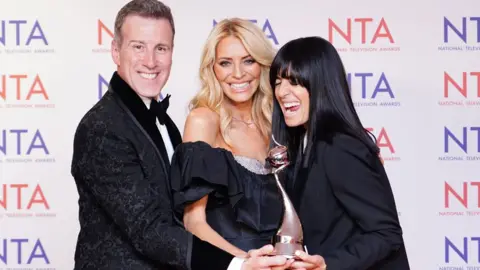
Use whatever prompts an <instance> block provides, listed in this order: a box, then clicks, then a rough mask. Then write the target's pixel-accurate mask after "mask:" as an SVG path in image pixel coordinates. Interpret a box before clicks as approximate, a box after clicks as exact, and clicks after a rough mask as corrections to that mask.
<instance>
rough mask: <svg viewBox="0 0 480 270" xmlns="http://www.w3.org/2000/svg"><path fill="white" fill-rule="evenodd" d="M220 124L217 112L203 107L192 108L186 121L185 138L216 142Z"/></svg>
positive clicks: (211, 143)
mask: <svg viewBox="0 0 480 270" xmlns="http://www.w3.org/2000/svg"><path fill="white" fill-rule="evenodd" d="M219 126H220V119H219V116H218V114H217V113H216V112H214V111H212V110H210V109H209V108H205V107H201V108H196V109H194V110H192V111H191V112H190V113H189V114H188V116H187V120H186V122H185V130H184V132H183V140H184V141H185V142H187V141H192V142H194V141H204V142H206V143H208V144H210V145H213V144H214V143H215V139H216V137H217V135H218V131H219Z"/></svg>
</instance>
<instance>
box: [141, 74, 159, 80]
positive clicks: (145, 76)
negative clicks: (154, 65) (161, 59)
mask: <svg viewBox="0 0 480 270" xmlns="http://www.w3.org/2000/svg"><path fill="white" fill-rule="evenodd" d="M157 75H158V73H140V76H142V78H144V79H150V80H151V79H155V78H156V77H157Z"/></svg>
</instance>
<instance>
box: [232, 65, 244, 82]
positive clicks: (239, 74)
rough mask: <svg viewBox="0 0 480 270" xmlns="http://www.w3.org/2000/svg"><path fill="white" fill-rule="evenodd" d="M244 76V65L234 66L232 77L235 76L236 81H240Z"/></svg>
mask: <svg viewBox="0 0 480 270" xmlns="http://www.w3.org/2000/svg"><path fill="white" fill-rule="evenodd" d="M243 75H244V72H243V67H242V65H234V67H233V73H232V76H233V77H234V78H235V79H240V78H242V77H243Z"/></svg>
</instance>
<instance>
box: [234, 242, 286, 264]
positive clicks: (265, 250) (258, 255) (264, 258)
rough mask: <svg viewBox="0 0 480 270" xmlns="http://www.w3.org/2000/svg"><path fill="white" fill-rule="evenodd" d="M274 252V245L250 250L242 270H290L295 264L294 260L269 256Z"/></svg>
mask: <svg viewBox="0 0 480 270" xmlns="http://www.w3.org/2000/svg"><path fill="white" fill-rule="evenodd" d="M273 250H274V249H273V246H272V245H266V246H264V247H262V248H260V249H253V250H250V251H249V252H248V255H247V258H246V260H245V262H244V263H243V265H242V270H283V269H288V268H289V267H290V265H291V264H292V263H293V260H287V258H285V257H284V256H268V255H269V254H271V253H272V252H273Z"/></svg>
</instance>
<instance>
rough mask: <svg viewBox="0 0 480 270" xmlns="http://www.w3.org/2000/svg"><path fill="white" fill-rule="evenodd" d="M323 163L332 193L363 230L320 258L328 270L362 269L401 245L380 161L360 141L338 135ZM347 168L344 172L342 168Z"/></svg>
mask: <svg viewBox="0 0 480 270" xmlns="http://www.w3.org/2000/svg"><path fill="white" fill-rule="evenodd" d="M326 148H327V150H326V151H325V155H324V158H323V162H325V168H326V173H327V176H328V179H329V180H330V182H331V185H332V187H333V192H334V195H335V196H336V198H337V199H338V201H339V202H340V204H341V205H342V206H343V207H344V209H345V211H346V212H347V213H348V214H349V215H350V217H351V218H352V219H353V220H355V221H356V222H357V225H358V226H359V227H360V228H361V230H362V231H363V234H362V236H361V237H358V238H355V239H352V240H351V241H349V242H347V243H346V244H345V245H344V246H343V247H342V248H339V249H336V250H331V251H329V252H327V253H326V254H323V255H324V258H325V262H326V264H327V265H328V267H329V268H331V269H366V268H369V267H370V266H372V265H374V264H375V263H377V262H378V261H380V260H382V259H384V258H386V257H387V256H388V255H390V254H391V253H392V252H395V251H396V250H398V249H399V248H400V247H401V246H402V244H403V238H402V229H401V227H400V224H399V220H398V216H397V210H396V206H395V200H394V197H393V193H392V190H391V187H390V183H389V180H388V177H387V174H386V173H385V171H384V169H383V166H382V165H381V162H380V160H379V158H378V156H376V155H375V154H373V153H371V152H369V151H368V149H367V148H366V146H364V145H363V144H362V143H361V142H360V141H358V140H356V139H354V138H351V137H347V136H343V135H339V137H337V138H335V139H334V141H333V145H331V146H327V147H326ZM345 168H347V169H345Z"/></svg>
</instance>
